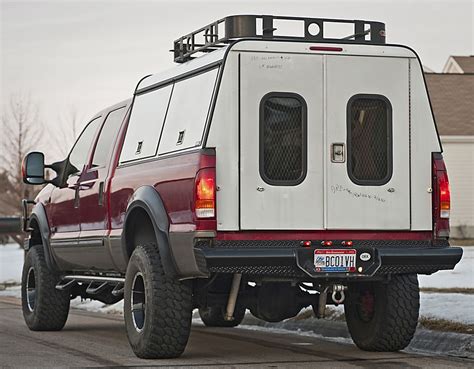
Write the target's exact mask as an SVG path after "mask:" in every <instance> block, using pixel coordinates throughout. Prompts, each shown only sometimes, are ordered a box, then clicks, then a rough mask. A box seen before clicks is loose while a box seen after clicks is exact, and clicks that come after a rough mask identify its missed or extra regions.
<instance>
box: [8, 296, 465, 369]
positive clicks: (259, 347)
mask: <svg viewBox="0 0 474 369" xmlns="http://www.w3.org/2000/svg"><path fill="white" fill-rule="evenodd" d="M473 365H474V364H473V362H472V361H461V360H457V359H453V358H441V357H429V356H421V355H415V354H406V353H367V352H362V351H359V350H358V349H357V348H356V347H355V346H353V345H349V344H344V343H335V342H328V341H324V340H321V339H318V338H312V337H304V336H298V335H294V334H277V333H271V332H261V331H252V330H246V329H241V328H221V329H215V328H212V329H211V328H205V327H203V326H199V325H196V326H195V327H193V331H192V334H191V338H190V342H189V344H188V347H187V349H186V352H185V353H184V354H183V356H182V357H181V358H179V359H174V360H161V361H160V360H141V359H138V358H136V357H135V356H134V354H133V352H132V350H131V349H130V347H129V345H128V342H127V338H126V335H125V329H124V324H123V321H122V318H121V317H120V316H114V315H104V314H98V313H90V312H85V311H81V310H71V313H70V315H69V320H68V322H67V324H66V327H65V328H64V330H63V331H61V332H30V331H29V330H28V329H27V328H26V326H25V324H24V322H23V317H22V314H21V310H20V306H19V301H18V300H17V299H14V298H9V297H0V366H20V367H27V366H29V367H35V368H38V367H53V366H56V367H57V366H63V367H64V366H75V367H85V366H93V367H119V366H120V367H201V368H206V367H211V368H219V367H222V368H374V369H377V368H398V367H403V368H428V367H429V368H432V369H434V368H458V367H472V366H473Z"/></svg>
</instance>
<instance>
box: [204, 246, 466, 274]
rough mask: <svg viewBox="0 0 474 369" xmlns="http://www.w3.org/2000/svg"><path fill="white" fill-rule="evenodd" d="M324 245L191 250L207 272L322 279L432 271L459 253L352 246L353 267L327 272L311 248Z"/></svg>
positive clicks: (445, 265) (448, 265) (447, 265)
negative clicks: (364, 256)
mask: <svg viewBox="0 0 474 369" xmlns="http://www.w3.org/2000/svg"><path fill="white" fill-rule="evenodd" d="M324 249H325V248H323V247H317V248H315V247H309V248H304V247H299V248H295V247H290V248H286V247H275V248H271V247H263V248H257V247H252V248H250V247H242V248H240V247H203V248H196V249H195V251H196V256H198V258H200V259H201V260H202V261H203V263H201V265H202V266H203V267H204V265H206V271H207V272H210V273H243V274H250V275H267V276H273V277H291V278H308V277H310V278H324V279H329V278H330V279H341V278H342V279H353V278H356V279H357V278H361V279H366V278H374V277H377V276H383V275H387V274H404V273H416V274H432V273H434V272H437V271H439V270H446V269H453V268H454V267H455V266H456V264H457V263H458V262H459V260H461V257H462V254H463V250H462V248H460V247H422V248H421V247H418V248H415V247H409V248H408V247H380V248H378V247H362V248H360V247H354V248H353V249H356V251H357V257H356V258H357V265H356V268H355V271H353V272H350V273H349V272H344V273H340V272H330V273H327V272H318V271H317V270H316V268H315V266H314V254H315V250H324ZM336 249H337V248H336ZM339 249H341V250H344V249H346V250H347V249H348V248H347V247H346V248H339ZM362 253H366V254H367V253H368V254H369V255H370V260H365V261H363V260H362V258H360V255H361V254H362ZM203 259H205V263H204V260H203Z"/></svg>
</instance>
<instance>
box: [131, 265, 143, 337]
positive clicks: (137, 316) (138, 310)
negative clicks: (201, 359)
mask: <svg viewBox="0 0 474 369" xmlns="http://www.w3.org/2000/svg"><path fill="white" fill-rule="evenodd" d="M145 307H146V298H145V281H144V280H143V275H142V274H141V273H137V274H136V275H135V277H134V278H133V283H132V299H131V309H132V320H133V326H134V327H135V329H136V330H137V331H138V332H141V331H142V330H143V327H144V326H145Z"/></svg>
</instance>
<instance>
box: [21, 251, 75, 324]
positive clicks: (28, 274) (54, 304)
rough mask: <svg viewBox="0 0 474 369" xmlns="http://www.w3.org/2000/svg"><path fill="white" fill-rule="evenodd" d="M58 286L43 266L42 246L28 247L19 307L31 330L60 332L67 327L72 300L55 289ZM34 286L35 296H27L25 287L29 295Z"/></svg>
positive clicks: (50, 273) (45, 266)
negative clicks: (28, 288) (28, 290)
mask: <svg viewBox="0 0 474 369" xmlns="http://www.w3.org/2000/svg"><path fill="white" fill-rule="evenodd" d="M29 278H30V279H29ZM28 281H29V283H28ZM58 282H59V277H58V275H57V274H56V273H54V272H52V271H51V270H50V269H49V268H48V266H47V264H46V260H45V257H44V250H43V246H42V245H36V246H33V247H31V248H30V250H29V251H28V252H27V253H26V255H25V262H24V264H23V272H22V278H21V306H22V310H23V317H24V319H25V322H26V325H27V326H28V328H29V329H30V330H32V331H59V330H61V329H63V327H64V325H65V324H66V320H67V317H68V315H69V303H70V301H71V299H70V294H69V292H67V291H59V290H57V289H56V284H57V283H58ZM33 283H34V290H35V293H34V295H32V294H31V292H30V295H29V296H28V293H27V287H28V286H29V287H30V291H31V288H32V284H33ZM33 296H34V297H33Z"/></svg>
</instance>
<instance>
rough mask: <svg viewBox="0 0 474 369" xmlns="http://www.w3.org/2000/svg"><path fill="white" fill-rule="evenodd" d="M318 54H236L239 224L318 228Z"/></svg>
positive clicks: (320, 183) (320, 155)
mask: <svg viewBox="0 0 474 369" xmlns="http://www.w3.org/2000/svg"><path fill="white" fill-rule="evenodd" d="M322 60H323V57H322V56H320V55H301V54H299V55H294V54H277V53H252V52H249V53H242V54H241V55H240V77H239V81H240V92H239V93H240V98H239V101H240V138H239V139H240V227H241V229H247V230H252V229H255V230H264V229H267V230H285V229H299V230H314V229H323V227H324V224H323V222H324V220H323V214H324V210H323V209H324V207H323V201H324V191H323V190H324V189H323V183H324V181H323V163H324V159H323V152H324V148H323V95H322V92H323V80H322V78H323V64H322Z"/></svg>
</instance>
